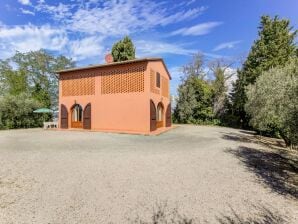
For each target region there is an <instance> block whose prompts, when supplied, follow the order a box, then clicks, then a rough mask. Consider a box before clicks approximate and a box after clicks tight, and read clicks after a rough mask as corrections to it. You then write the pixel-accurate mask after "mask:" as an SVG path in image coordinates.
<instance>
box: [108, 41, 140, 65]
mask: <svg viewBox="0 0 298 224" xmlns="http://www.w3.org/2000/svg"><path fill="white" fill-rule="evenodd" d="M112 56H113V60H114V61H116V62H117V61H126V60H132V59H135V47H134V45H133V43H132V40H131V39H130V38H129V37H128V36H126V37H124V38H123V40H120V41H118V42H117V43H115V44H114V45H113V48H112Z"/></svg>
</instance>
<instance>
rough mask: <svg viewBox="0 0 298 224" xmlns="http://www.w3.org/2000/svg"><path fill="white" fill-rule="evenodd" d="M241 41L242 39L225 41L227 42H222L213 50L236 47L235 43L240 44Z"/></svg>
mask: <svg viewBox="0 0 298 224" xmlns="http://www.w3.org/2000/svg"><path fill="white" fill-rule="evenodd" d="M240 42H241V41H240V40H237V41H230V42H225V43H221V44H219V45H217V46H216V47H215V48H214V49H213V51H220V50H223V49H231V48H234V47H235V45H237V44H239V43H240Z"/></svg>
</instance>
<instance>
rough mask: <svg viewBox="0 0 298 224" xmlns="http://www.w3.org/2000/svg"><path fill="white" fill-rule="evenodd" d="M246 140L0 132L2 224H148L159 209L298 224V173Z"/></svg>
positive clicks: (173, 134)
mask: <svg viewBox="0 0 298 224" xmlns="http://www.w3.org/2000/svg"><path fill="white" fill-rule="evenodd" d="M246 137H252V136H251V135H250V134H249V133H247V132H245V131H241V130H236V129H230V128H220V127H201V126H187V125H186V126H179V127H177V128H176V129H173V130H171V131H169V132H167V133H164V134H161V135H159V136H142V135H127V134H109V133H99V132H80V131H43V130H40V129H29V130H11V131H1V132H0V159H1V160H0V223H1V224H2V223H72V224H73V223H88V224H91V223H133V222H141V221H140V220H142V221H144V222H146V221H150V219H151V217H152V215H153V213H154V212H156V211H157V210H158V209H163V211H164V212H165V213H168V214H171V213H172V211H176V212H177V213H179V214H180V215H181V216H183V217H187V218H189V219H193V222H194V223H227V224H228V223H242V222H244V221H248V223H298V202H297V199H298V196H297V185H296V184H295V183H296V182H295V181H296V180H297V179H296V178H297V172H296V171H297V170H295V169H294V168H293V167H292V168H291V166H286V165H285V164H284V163H287V161H280V160H279V162H282V164H281V163H280V164H277V163H276V161H275V160H274V159H271V158H272V156H274V155H275V154H274V153H273V154H272V152H270V151H266V150H267V149H266V148H264V146H261V145H258V144H256V143H253V142H251V141H247V140H246V139H247V138H246ZM266 153H267V154H266ZM273 158H274V157H273ZM278 158H279V157H278ZM262 164H264V166H263V165H262ZM279 166H282V167H281V168H280V167H279ZM291 178H292V180H293V181H292V182H291V183H285V180H289V179H291ZM256 220H257V221H256ZM268 220H269V221H268ZM265 221H268V222H265Z"/></svg>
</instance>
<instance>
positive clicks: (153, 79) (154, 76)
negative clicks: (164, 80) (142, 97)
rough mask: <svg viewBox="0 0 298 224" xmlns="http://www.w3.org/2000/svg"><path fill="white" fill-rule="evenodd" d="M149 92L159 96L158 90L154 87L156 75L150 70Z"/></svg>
mask: <svg viewBox="0 0 298 224" xmlns="http://www.w3.org/2000/svg"><path fill="white" fill-rule="evenodd" d="M150 90H151V92H152V93H155V94H160V91H159V89H158V88H157V87H156V73H155V71H154V70H152V69H150Z"/></svg>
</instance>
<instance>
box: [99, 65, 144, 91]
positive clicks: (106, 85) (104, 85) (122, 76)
mask: <svg viewBox="0 0 298 224" xmlns="http://www.w3.org/2000/svg"><path fill="white" fill-rule="evenodd" d="M144 73H145V64H135V65H125V66H119V67H113V68H109V69H105V70H103V71H102V72H101V73H100V75H101V93H102V94H115V93H132V92H144V86H145V84H144V82H145V74H144Z"/></svg>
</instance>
